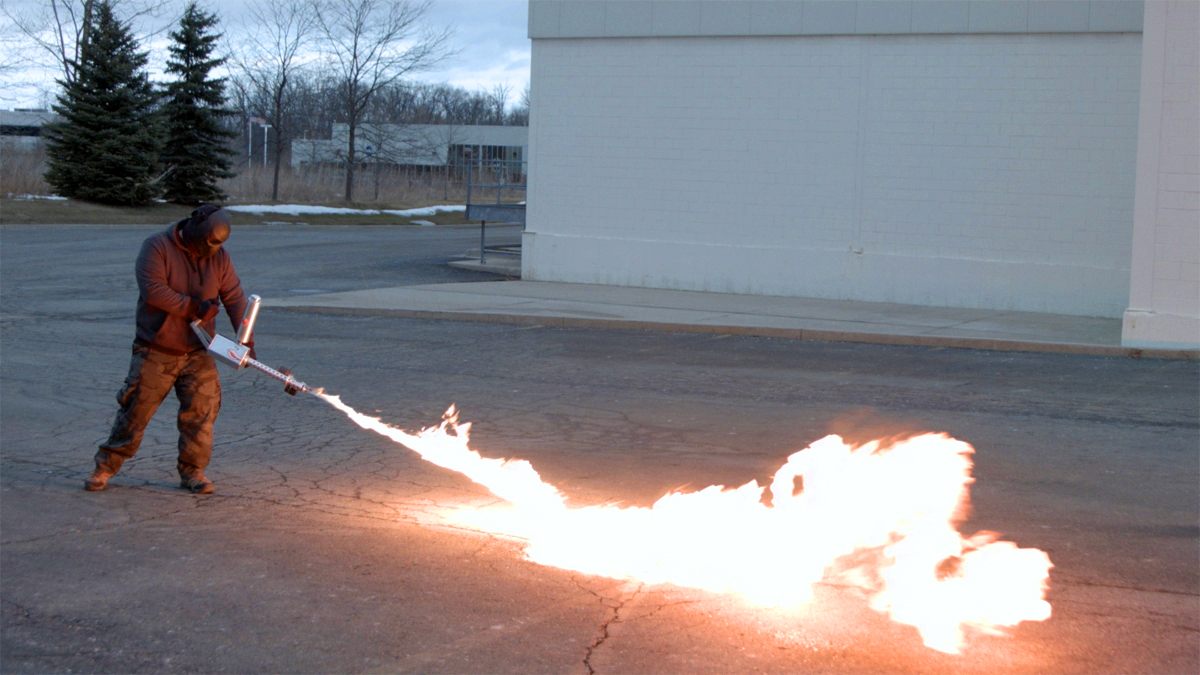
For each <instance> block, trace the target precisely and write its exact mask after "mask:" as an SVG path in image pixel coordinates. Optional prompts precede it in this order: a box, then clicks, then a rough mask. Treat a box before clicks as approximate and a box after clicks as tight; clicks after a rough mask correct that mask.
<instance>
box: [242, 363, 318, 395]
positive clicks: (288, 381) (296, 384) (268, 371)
mask: <svg viewBox="0 0 1200 675" xmlns="http://www.w3.org/2000/svg"><path fill="white" fill-rule="evenodd" d="M246 365H247V366H249V367H251V368H253V369H255V370H257V371H259V372H260V373H263V374H264V375H269V376H271V377H273V378H275V379H277V380H279V381H280V382H282V383H284V384H285V385H287V386H289V387H292V388H293V389H295V390H297V391H306V392H308V393H310V394H314V393H315V392H314V390H313V388H312V387H310V386H308V385H307V384H305V383H303V382H301V381H300V380H297V379H296V378H294V377H292V376H291V375H285V374H283V373H281V372H279V371H278V370H275V369H274V368H272V367H271V366H268V365H267V364H265V363H261V362H259V361H255V360H254V359H252V358H249V357H246Z"/></svg>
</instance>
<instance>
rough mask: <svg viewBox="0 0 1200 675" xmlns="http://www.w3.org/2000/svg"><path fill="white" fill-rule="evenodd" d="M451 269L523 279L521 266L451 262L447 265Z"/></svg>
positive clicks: (469, 261) (464, 261)
mask: <svg viewBox="0 0 1200 675" xmlns="http://www.w3.org/2000/svg"><path fill="white" fill-rule="evenodd" d="M446 264H447V265H449V266H451V267H457V268H459V269H463V270H472V271H475V272H491V273H492V274H503V275H505V276H507V277H513V278H517V279H520V278H521V265H520V264H517V265H490V264H480V263H479V261H478V260H451V261H450V262H448V263H446Z"/></svg>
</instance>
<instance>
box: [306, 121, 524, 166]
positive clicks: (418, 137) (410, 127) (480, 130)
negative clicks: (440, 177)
mask: <svg viewBox="0 0 1200 675" xmlns="http://www.w3.org/2000/svg"><path fill="white" fill-rule="evenodd" d="M331 136H332V138H331V139H330V140H299V139H297V140H294V141H292V166H293V167H300V166H303V165H306V164H332V163H342V162H344V161H345V159H346V154H347V153H348V152H349V148H350V126H349V125H348V124H335V125H333V130H332V134H331ZM528 146H529V127H514V126H492V125H452V124H407V125H398V124H363V125H360V126H359V127H358V128H357V129H355V133H354V147H355V154H358V155H359V161H360V162H363V163H368V164H373V163H384V164H393V165H397V166H419V167H444V166H451V167H453V166H458V165H465V163H466V159H467V158H473V159H475V160H478V159H481V158H482V159H484V160H504V161H505V163H506V165H507V166H510V167H515V166H518V163H519V165H520V166H522V167H523V166H525V162H526V161H527V160H526V158H527V157H528ZM521 173H524V171H523V170H522V172H521Z"/></svg>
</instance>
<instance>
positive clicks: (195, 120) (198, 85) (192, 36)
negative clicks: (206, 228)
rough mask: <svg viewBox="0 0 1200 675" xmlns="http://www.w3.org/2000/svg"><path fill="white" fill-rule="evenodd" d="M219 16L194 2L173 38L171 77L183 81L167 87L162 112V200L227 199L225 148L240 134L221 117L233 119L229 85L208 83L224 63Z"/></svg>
mask: <svg viewBox="0 0 1200 675" xmlns="http://www.w3.org/2000/svg"><path fill="white" fill-rule="evenodd" d="M216 25H217V17H216V16H215V15H212V14H205V13H204V12H202V11H200V9H198V8H197V7H196V3H195V2H192V3H190V4H189V5H188V6H187V11H185V12H184V14H183V18H182V19H180V21H179V30H178V31H176V32H173V33H171V40H172V41H173V44H172V45H171V46H170V51H171V57H170V59H169V60H168V61H167V72H168V73H172V74H174V75H176V76H177V77H178V78H179V79H178V80H177V81H175V82H172V83H170V84H168V85H167V100H166V104H165V105H164V107H163V116H164V121H165V126H166V138H165V144H164V147H163V154H162V158H163V164H165V165H166V166H167V169H168V173H167V175H166V177H164V178H163V196H164V197H165V198H166V199H167V200H168V201H172V202H178V203H181V204H195V203H199V202H219V201H222V200H223V199H225V195H224V194H223V193H222V192H221V190H220V188H218V187H217V181H218V180H219V179H221V178H229V177H231V176H233V174H232V173H230V172H229V167H230V163H231V162H230V157H231V156H232V155H233V151H232V150H230V149H229V147H228V145H227V143H228V141H229V139H232V138H234V137H235V136H236V134H234V133H231V132H229V131H227V130H226V129H224V128H223V127H222V125H221V118H222V117H224V116H226V115H229V114H231V113H230V111H228V110H225V109H223V108H222V106H223V105H224V104H225V93H224V90H225V80H224V79H223V78H218V79H210V77H209V73H210V72H211V71H212V69H213V68H216V67H217V66H220V65H221V64H222V63H224V62H225V59H223V58H213V56H212V53H213V50H214V49H216V42H217V39H218V38H220V37H221V36H220V34H214V33H212V32H211V30H212V28H213V27H214V26H216Z"/></svg>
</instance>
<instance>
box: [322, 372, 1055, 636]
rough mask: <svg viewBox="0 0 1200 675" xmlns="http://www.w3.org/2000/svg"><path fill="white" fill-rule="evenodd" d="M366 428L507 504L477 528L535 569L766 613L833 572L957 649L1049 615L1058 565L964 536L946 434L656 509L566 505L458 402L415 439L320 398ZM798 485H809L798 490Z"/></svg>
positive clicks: (833, 455)
mask: <svg viewBox="0 0 1200 675" xmlns="http://www.w3.org/2000/svg"><path fill="white" fill-rule="evenodd" d="M317 395H318V396H319V397H320V398H322V399H324V400H325V401H327V402H328V403H329V404H330V405H332V406H333V407H334V408H337V409H338V410H340V411H342V412H343V413H345V414H346V415H347V416H348V417H349V418H350V419H351V420H352V421H354V422H355V423H356V424H358V425H359V426H361V427H362V428H364V429H368V430H370V431H374V432H377V433H379V434H381V435H383V436H386V437H388V438H390V439H392V440H393V441H395V442H397V443H400V444H402V445H404V446H406V447H408V448H410V449H411V450H413V451H415V452H416V453H417V454H419V455H420V456H421V457H422V458H424V459H426V460H428V461H430V462H432V463H434V464H437V465H438V466H442V467H445V468H447V469H451V470H453V471H457V472H459V473H461V474H463V475H465V476H466V477H468V478H470V479H471V480H473V481H475V482H476V483H479V484H481V485H483V486H485V487H487V488H488V489H489V490H490V491H491V492H492V493H494V494H495V495H496V496H498V497H501V498H502V499H504V500H506V501H508V502H509V503H510V504H511V505H512V507H511V508H510V509H508V510H504V511H495V510H493V511H481V512H478V513H475V514H473V515H472V516H470V520H471V522H472V523H473V524H475V525H477V526H480V527H484V528H486V529H488V530H490V531H493V532H497V533H503V534H509V535H515V536H519V537H523V538H525V539H527V540H528V542H529V543H528V546H527V549H526V555H527V557H528V558H529V559H530V560H532V561H534V562H537V563H540V564H543V565H550V566H554V567H560V568H564V569H571V570H576V571H579V572H584V573H587V574H596V575H603V576H608V577H615V578H627V577H632V578H636V579H638V580H640V581H643V582H645V583H651V584H659V583H672V584H676V585H680V586H691V587H695V588H700V589H705V590H710V591H716V592H726V593H727V592H733V593H740V594H742V595H743V596H745V597H746V598H747V599H749V600H750V601H751V602H754V603H756V604H760V605H764V606H788V605H795V604H798V603H803V602H805V601H807V600H809V599H810V598H811V597H812V594H813V590H812V587H813V584H816V583H818V582H820V581H822V580H823V579H828V578H831V577H835V578H836V579H837V580H840V581H843V582H847V583H852V584H855V585H857V586H860V587H862V588H863V589H864V590H866V591H867V592H868V594H869V596H870V603H871V607H873V608H874V609H876V610H879V611H881V612H885V613H887V614H888V615H889V616H890V617H891V618H892V619H893V620H895V621H897V622H900V623H903V624H908V625H911V626H914V627H916V629H917V630H918V631H919V633H920V635H921V638H922V639H923V640H924V642H925V644H926V645H927V646H929V647H931V648H933V649H937V650H939V651H943V652H947V653H958V652H960V651H961V650H962V648H963V646H964V640H965V638H964V635H965V633H964V631H965V630H967V629H974V630H978V631H982V632H986V633H992V634H1000V633H1002V629H1003V628H1005V627H1009V626H1015V625H1016V624H1018V623H1020V622H1021V621H1043V620H1045V619H1047V618H1049V617H1050V604H1049V603H1048V602H1046V600H1045V594H1046V590H1047V588H1048V579H1049V571H1050V568H1051V567H1052V566H1053V565H1052V564H1051V562H1050V558H1049V557H1048V556H1047V555H1046V554H1045V553H1044V552H1043V551H1040V550H1038V549H1022V548H1018V547H1017V546H1016V545H1015V544H1013V543H1011V542H1004V541H996V539H997V537H998V535H996V534H995V533H991V532H981V533H978V534H976V535H974V536H972V537H969V538H964V537H963V536H962V535H961V534H959V532H958V531H957V529H956V528H955V525H956V524H957V523H960V522H961V521H963V520H964V519H965V518H966V515H967V514H966V509H967V503H968V501H967V500H968V496H969V491H968V487H967V486H968V485H970V484H971V483H972V482H974V479H973V478H971V454H972V453H973V452H974V449H973V448H972V447H971V446H970V445H968V444H966V443H963V442H962V441H958V440H955V439H953V438H950V437H949V436H947V435H945V434H924V435H921V436H916V437H913V438H909V439H907V440H903V441H900V442H897V443H895V444H892V445H890V446H887V447H881V442H880V441H873V442H871V443H867V444H866V445H862V446H858V447H851V446H850V445H848V444H846V443H845V442H844V441H843V440H842V439H841V438H840V437H839V436H827V437H825V438H822V439H821V440H819V441H817V442H815V443H813V444H812V445H811V446H809V447H808V448H806V449H804V450H801V451H799V452H797V453H795V454H793V455H791V456H790V457H789V458H788V460H787V462H786V463H785V464H784V465H783V467H781V468H780V469H779V471H778V472H776V474H775V476H774V477H773V480H772V482H771V485H770V486H769V489H770V501H771V504H770V505H769V506H768V505H767V504H765V503H764V497H765V491H766V489H767V488H764V487H760V486H759V485H758V483H757V482H756V481H751V482H749V483H747V484H745V485H743V486H741V487H739V488H735V489H726V488H724V487H723V486H719V485H716V486H711V487H707V488H704V489H703V490H700V491H698V492H691V493H679V492H672V493H670V494H667V495H665V496H664V497H662V498H661V499H659V500H658V501H657V502H655V503H654V505H653V506H652V507H650V508H643V507H618V506H613V505H605V506H589V507H583V508H569V507H567V505H566V502H565V499H564V497H563V495H562V493H560V492H559V491H558V489H557V488H555V487H554V486H553V485H550V484H548V483H545V482H544V481H542V479H541V477H540V476H539V475H538V473H537V471H536V470H534V468H533V466H532V465H530V463H529V462H527V461H525V460H500V459H488V458H485V457H481V456H480V455H479V453H478V452H475V451H474V450H471V449H470V448H468V447H467V441H468V434H469V431H470V426H471V425H470V424H469V423H464V424H461V425H460V424H458V423H457V413H456V412H455V409H454V407H453V406H451V408H450V410H449V411H447V413H446V415H445V417H444V418H443V421H442V423H441V424H440V425H438V426H436V427H431V428H428V429H425V430H423V431H421V432H420V433H418V434H409V433H406V432H404V431H402V430H400V429H397V428H395V427H392V426H390V425H387V424H384V423H383V422H381V421H380V420H379V419H378V418H374V417H369V416H367V415H363V414H362V413H359V412H357V411H355V410H354V409H353V408H351V407H350V406H348V405H346V404H344V403H342V401H341V399H340V398H339V397H337V396H330V395H326V394H323V393H318V394H317ZM799 485H802V489H801V488H799V487H798V486H799Z"/></svg>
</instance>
